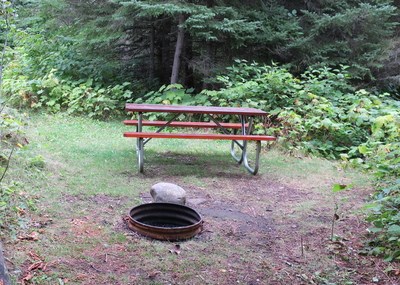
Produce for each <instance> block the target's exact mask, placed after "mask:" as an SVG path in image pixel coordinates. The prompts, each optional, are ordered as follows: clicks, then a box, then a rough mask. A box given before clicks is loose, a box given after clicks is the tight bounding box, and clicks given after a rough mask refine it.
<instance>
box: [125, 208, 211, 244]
mask: <svg viewBox="0 0 400 285" xmlns="http://www.w3.org/2000/svg"><path fill="white" fill-rule="evenodd" d="M202 226H203V220H202V218H201V216H200V214H199V213H197V212H196V211H195V210H193V209H192V208H189V207H187V206H182V205H178V204H171V203H149V204H142V205H139V206H136V207H134V208H133V209H132V210H131V211H130V212H129V216H128V227H129V228H130V229H131V230H134V231H136V232H137V233H139V234H141V235H144V236H146V237H150V238H154V239H158V240H169V241H177V240H184V239H189V238H191V237H193V236H195V235H196V234H198V233H199V232H201V230H202Z"/></svg>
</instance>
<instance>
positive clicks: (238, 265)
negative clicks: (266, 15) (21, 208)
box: [10, 115, 369, 284]
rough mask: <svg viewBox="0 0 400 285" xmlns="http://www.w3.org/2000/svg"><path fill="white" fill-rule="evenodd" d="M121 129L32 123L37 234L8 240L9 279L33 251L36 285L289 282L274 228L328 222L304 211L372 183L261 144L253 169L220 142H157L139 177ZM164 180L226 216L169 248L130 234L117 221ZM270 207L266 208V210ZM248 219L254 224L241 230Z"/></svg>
mask: <svg viewBox="0 0 400 285" xmlns="http://www.w3.org/2000/svg"><path fill="white" fill-rule="evenodd" d="M130 129H131V128H130V127H126V126H124V125H123V124H122V122H120V121H113V122H101V121H95V120H90V119H87V118H79V117H69V116H64V115H56V116H50V115H35V116H33V117H32V118H31V121H30V124H29V129H28V131H27V136H28V139H29V141H30V144H29V148H28V150H27V151H26V152H27V153H29V155H30V156H35V155H42V156H43V158H44V162H45V168H44V169H43V171H42V172H41V173H40V174H38V176H36V178H37V179H32V178H30V179H31V180H30V181H29V183H30V184H31V188H30V191H31V192H32V193H31V194H36V195H39V197H40V200H39V202H38V211H37V213H36V214H35V215H34V220H35V222H33V223H32V224H33V226H32V227H31V228H30V229H29V230H28V232H30V231H38V232H39V233H40V234H39V239H38V241H36V242H32V241H21V242H20V243H18V244H17V245H16V246H15V247H14V249H17V248H18V250H14V251H12V253H11V256H10V259H12V260H13V262H14V266H15V267H16V268H18V269H20V270H21V273H19V274H18V273H16V274H15V275H14V278H15V279H19V280H21V278H22V277H24V274H25V275H26V274H27V270H28V268H29V265H30V264H31V263H32V262H34V260H32V258H31V257H29V256H30V255H29V253H30V252H35V253H36V254H37V255H39V256H40V257H41V258H42V259H43V260H44V261H45V262H47V263H48V264H49V266H48V269H46V270H44V271H40V270H37V271H32V272H31V273H32V274H33V277H32V278H31V279H30V281H29V282H31V283H33V284H64V283H65V284H270V283H268V282H269V281H270V280H273V281H274V282H275V283H271V284H285V282H288V280H291V279H288V277H287V273H286V272H282V271H279V270H278V271H279V272H278V271H277V270H276V268H277V267H279V266H282V264H281V263H282V262H283V261H282V260H279V258H277V256H285V254H286V253H285V252H279V253H277V251H279V250H283V249H284V248H285V247H286V246H287V244H288V243H290V242H293V241H289V240H286V237H279V238H277V237H278V236H280V235H281V234H282V232H281V233H279V232H280V231H281V228H285V230H284V231H283V233H285V234H286V233H287V231H288V230H290V229H291V228H290V227H289V229H287V227H286V225H287V224H286V223H288V222H287V220H288V219H293V221H291V222H290V223H291V225H292V224H293V223H294V224H296V225H300V227H301V228H300V229H299V228H297V229H294V228H293V229H294V231H295V232H296V231H297V232H300V231H301V232H302V233H303V232H304V233H307V232H312V231H313V230H314V227H320V226H321V225H322V226H325V228H327V227H329V224H330V221H329V219H328V220H327V221H325V220H322V222H321V220H318V221H316V222H313V220H312V219H311V220H310V223H311V224H310V225H307V218H305V217H307V216H310V211H314V212H315V211H316V212H317V214H316V216H317V217H319V216H321V215H322V216H329V215H330V214H331V213H329V214H326V213H318V211H319V209H324V210H326V208H327V207H328V208H330V209H333V206H334V204H333V201H334V200H333V196H332V193H331V188H332V185H333V184H334V183H342V184H354V185H355V186H354V187H355V188H357V187H358V188H364V187H367V186H368V183H369V180H368V178H367V177H366V176H365V175H363V174H361V173H358V172H356V171H343V170H341V169H339V168H338V165H337V164H336V163H333V162H330V161H327V160H323V159H317V158H313V159H311V158H301V159H300V158H294V157H290V156H287V155H285V154H283V153H281V152H279V151H276V150H269V151H263V154H262V157H261V162H260V173H259V175H257V176H253V175H251V174H249V173H247V171H246V170H245V169H244V167H242V166H239V165H237V163H235V162H234V160H233V159H232V158H231V156H230V154H229V148H230V142H227V141H201V140H169V139H168V140H167V139H159V140H156V139H154V140H152V141H150V142H149V143H148V144H147V145H146V148H145V150H146V151H145V173H144V174H139V173H138V171H137V164H136V155H135V140H134V139H128V138H124V137H123V136H122V134H123V132H124V131H127V130H130ZM16 174H17V173H14V175H16ZM161 181H165V182H171V183H176V184H178V185H180V186H182V187H184V188H185V189H186V190H187V192H188V198H205V199H206V200H207V202H206V206H207V207H210V209H214V210H215V207H217V208H218V211H227V213H228V214H229V213H233V214H235V215H233V214H232V217H231V218H229V217H226V218H225V217H217V216H205V217H204V219H205V221H206V226H205V231H204V233H203V234H201V235H199V236H198V237H196V238H194V239H192V240H189V241H185V242H182V243H180V250H179V252H177V251H176V250H175V244H174V243H169V242H160V241H154V240H150V239H146V238H143V237H141V236H138V235H137V234H135V233H132V232H131V231H129V230H128V229H127V228H126V226H125V224H124V221H123V218H124V216H125V215H126V214H127V213H128V212H129V210H130V209H131V208H132V207H134V206H136V205H138V204H140V203H143V200H142V199H141V197H144V196H146V197H149V190H150V187H151V185H153V184H155V183H158V182H161ZM302 195H306V197H305V198H303V197H302ZM349 196H352V194H349ZM314 198H315V202H314V200H313V199H314ZM353 198H354V197H353ZM359 200H360V199H359ZM361 200H362V199H361ZM198 207H199V208H200V209H201V207H204V206H198ZM212 207H214V208H212ZM271 207H272V208H274V211H273V212H266V211H265V209H270V208H271ZM275 209H276V210H275ZM218 211H217V212H215V213H219V212H218ZM268 211H269V210H268ZM247 216H248V217H252V218H254V220H257V221H258V220H260V221H263V223H264V222H265V223H266V224H268V229H269V230H267V231H264V230H261V227H262V225H260V228H257V225H256V224H254V225H253V224H252V223H253V222H252V220H248V221H247V222H246V221H245V222H244V224H243V223H242V222H243V221H241V220H240V219H243V217H247ZM326 219H327V218H326ZM246 223H247V224H246ZM37 224H40V225H41V226H37ZM248 224H251V225H253V226H254V227H255V228H253V229H250V232H248V233H246V229H247V228H248V227H249V225H248ZM38 227H39V228H38ZM293 229H292V230H293ZM252 230H253V233H252V232H251V231H252ZM274 230H276V232H274ZM291 236H293V237H295V234H294V235H291V233H290V232H289V236H288V237H287V238H291ZM296 238H297V237H296ZM318 238H319V237H318ZM275 239H278V240H279V241H274V240H275ZM274 244H275V247H274ZM296 251H297V250H296ZM297 252H298V251H297ZM289 253H290V252H287V254H289ZM317 258H318V259H321V260H324V259H323V258H320V257H319V256H318V257H317ZM326 260H327V261H326V262H327V263H329V262H330V261H329V260H330V258H329V257H326ZM313 262H315V261H313ZM311 263H312V262H311ZM315 264H318V263H317V262H315ZM320 265H321V264H318V266H320ZM315 266H316V265H315ZM322 266H324V265H322ZM332 268H334V267H333V265H331V264H328V265H326V268H322V269H321V270H322V271H321V272H324V273H325V274H327V275H328V276H332V277H331V278H333V280H341V281H343V280H345V281H346V280H347V278H348V276H347V273H346V272H344V273H343V274H340V273H335V272H334V270H332ZM309 270H310V272H311V271H312V270H317V269H316V268H311V269H309ZM324 270H325V271H326V272H325V271H324ZM16 272H18V271H16ZM335 278H336V279H335ZM343 282H344V281H343ZM343 284H345V283H343ZM349 284H350V283H349Z"/></svg>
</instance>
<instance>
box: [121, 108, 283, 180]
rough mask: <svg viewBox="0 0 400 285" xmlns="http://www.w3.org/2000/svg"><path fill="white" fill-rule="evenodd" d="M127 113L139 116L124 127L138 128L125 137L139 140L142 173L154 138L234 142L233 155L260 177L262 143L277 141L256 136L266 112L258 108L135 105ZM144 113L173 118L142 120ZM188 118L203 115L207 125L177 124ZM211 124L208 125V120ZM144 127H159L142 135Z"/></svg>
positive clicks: (232, 145) (139, 161)
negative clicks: (251, 145)
mask: <svg viewBox="0 0 400 285" xmlns="http://www.w3.org/2000/svg"><path fill="white" fill-rule="evenodd" d="M125 110H126V111H127V112H129V113H137V119H136V120H125V121H124V124H125V125H128V126H136V131H133V132H132V131H130V132H125V133H124V137H127V138H136V139H137V143H136V153H137V159H138V166H139V172H141V173H143V171H144V167H143V164H144V146H145V145H146V144H147V143H148V142H149V141H150V140H151V139H153V138H174V139H205V140H231V141H232V143H231V155H232V157H233V158H234V159H235V160H236V161H237V162H238V163H239V164H243V165H244V167H245V168H246V169H247V170H248V171H249V172H250V173H252V174H254V175H255V174H257V172H258V168H259V157H260V151H261V141H274V140H276V138H275V137H273V136H266V135H253V134H252V131H253V127H254V125H253V122H254V118H255V117H257V116H258V117H265V116H266V115H267V113H266V112H265V111H262V110H259V109H255V108H241V107H210V106H181V105H161V104H134V103H127V104H126V106H125ZM144 113H170V114H172V118H171V119H170V120H168V121H147V120H143V114H144ZM182 114H183V115H185V118H188V117H190V116H188V115H192V114H202V115H203V116H201V117H202V118H203V119H204V121H201V122H193V121H177V118H178V117H182V116H180V115H182ZM226 115H229V116H233V117H238V121H239V122H238V123H225V122H222V121H221V116H226ZM207 119H208V120H209V121H206V120H207ZM144 126H152V127H157V129H156V130H155V131H152V132H143V127H144ZM167 127H169V128H183V129H184V130H185V131H184V132H179V133H178V132H169V133H165V132H162V131H163V130H164V129H165V128H167ZM193 129H219V130H220V131H221V132H222V133H209V132H208V133H198V132H193ZM248 141H255V142H256V155H255V161H254V166H250V164H249V159H248V150H247V145H248ZM235 146H237V147H238V148H239V150H240V153H239V155H236V153H235Z"/></svg>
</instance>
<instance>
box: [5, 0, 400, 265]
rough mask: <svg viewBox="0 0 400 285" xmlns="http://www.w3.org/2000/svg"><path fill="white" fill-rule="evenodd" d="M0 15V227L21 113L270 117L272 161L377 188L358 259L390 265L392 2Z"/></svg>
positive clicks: (136, 4) (121, 6)
mask: <svg viewBox="0 0 400 285" xmlns="http://www.w3.org/2000/svg"><path fill="white" fill-rule="evenodd" d="M1 5H2V6H1V9H2V10H1V14H0V17H1V18H0V20H1V21H0V30H1V34H0V43H1V44H2V49H1V65H0V67H1V68H0V79H1V82H0V83H1V89H0V92H1V93H0V99H1V100H2V107H1V109H0V110H1V125H0V128H1V140H2V142H1V143H2V148H1V152H0V155H1V160H0V162H1V169H0V170H2V173H3V175H2V176H1V178H0V181H1V191H2V192H1V201H0V202H1V204H0V206H1V207H2V209H3V210H5V211H4V212H3V213H2V214H1V216H0V218H1V219H2V224H3V227H7V226H9V223H11V221H12V220H13V219H10V218H9V217H10V215H18V211H17V210H16V208H15V207H14V208H13V207H12V206H11V204H10V201H15V199H14V198H15V195H18V194H17V193H18V191H17V190H15V189H16V186H15V183H14V182H7V183H5V182H4V181H3V178H4V173H5V172H6V171H7V168H8V166H9V160H10V159H11V157H12V154H13V153H14V152H16V150H17V149H18V148H20V147H23V143H22V142H21V141H20V138H21V134H20V132H21V129H22V127H21V126H22V125H23V124H24V120H23V116H22V115H21V114H20V113H21V111H20V110H26V109H35V110H42V111H46V112H53V113H56V112H66V113H68V114H71V115H84V116H89V117H91V118H94V119H110V118H115V117H118V116H120V115H122V114H123V113H124V110H123V106H124V104H125V102H135V101H136V102H148V103H163V104H194V105H217V106H249V107H257V108H260V109H264V110H265V111H267V112H268V113H269V114H270V116H269V122H268V123H269V128H267V129H265V128H264V127H263V124H262V123H263V122H259V124H258V125H257V126H256V131H257V132H258V133H268V134H274V135H277V136H278V137H279V141H278V145H279V146H280V147H282V148H283V149H286V150H287V151H289V152H291V153H295V152H297V151H300V152H303V153H308V154H311V155H318V156H323V157H326V158H329V159H340V160H342V161H343V163H344V164H345V165H347V166H355V167H361V168H364V169H366V170H367V171H371V173H372V174H374V175H375V176H376V178H377V180H376V190H377V192H376V195H375V198H374V199H375V202H374V203H372V204H371V205H370V212H369V213H370V214H369V218H368V219H369V221H370V222H371V228H370V232H371V233H372V234H373V236H372V238H371V243H370V247H369V253H371V254H378V255H383V256H384V257H385V259H386V260H387V261H393V260H396V259H399V258H400V250H399V248H400V214H399V209H400V196H399V194H400V180H399V178H398V177H400V131H399V127H400V115H399V109H400V108H399V107H400V103H399V98H400V95H399V94H400V74H399V72H398V71H399V67H400V60H399V59H398V55H399V53H400V49H399V42H400V41H399V31H400V30H399V27H398V23H399V19H400V14H399V10H398V8H399V7H400V1H388V0H370V1H367V0H365V1H358V0H348V1H345V0H339V1H331V0H304V1H284V0H275V1H272V0H271V1H267V0H257V1H256V0H250V1H217V0H206V1H201V0H198V1H196V0H194V1H183V0H182V1H128V0H126V1H120V0H112V1H106V0H98V1H89V0H81V1H80V0H52V1H47V0H44V1H35V0H31V1H5V0H2V1H1ZM9 107H14V108H17V111H16V110H14V109H11V108H9ZM18 110H19V111H18ZM264 123H265V122H264ZM12 197H13V198H12ZM20 198H21V199H23V197H20Z"/></svg>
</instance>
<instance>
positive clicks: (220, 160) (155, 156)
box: [127, 150, 254, 179]
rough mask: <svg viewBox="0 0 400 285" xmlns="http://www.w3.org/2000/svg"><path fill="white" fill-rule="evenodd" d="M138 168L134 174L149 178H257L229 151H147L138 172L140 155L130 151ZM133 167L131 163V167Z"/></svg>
mask: <svg viewBox="0 0 400 285" xmlns="http://www.w3.org/2000/svg"><path fill="white" fill-rule="evenodd" d="M130 156H131V157H132V160H133V162H134V163H135V168H134V169H133V175H143V176H145V177H147V178H153V177H159V176H196V177H199V178H212V177H224V178H238V179H240V178H246V177H249V178H254V176H253V175H251V174H250V173H248V172H247V170H246V169H245V168H244V167H243V166H242V165H239V164H238V163H237V162H236V161H235V160H234V159H233V158H232V157H231V155H230V153H229V151H227V152H226V153H225V154H223V153H215V152H214V153H197V152H196V153H193V152H177V151H168V152H157V151H154V150H146V151H145V159H144V173H143V174H139V173H138V166H137V158H136V154H135V153H132V152H131V154H130ZM127 167H131V166H127Z"/></svg>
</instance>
